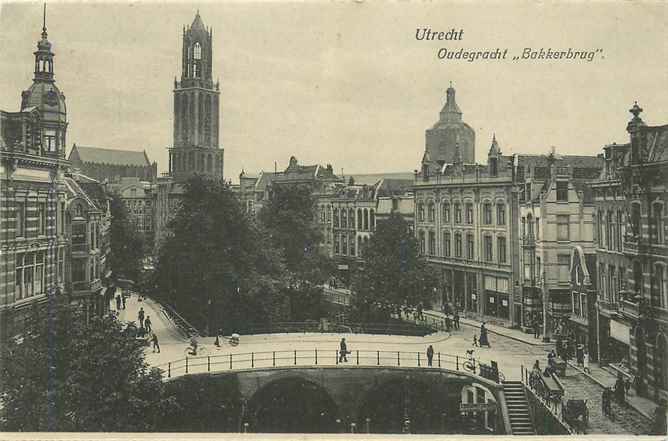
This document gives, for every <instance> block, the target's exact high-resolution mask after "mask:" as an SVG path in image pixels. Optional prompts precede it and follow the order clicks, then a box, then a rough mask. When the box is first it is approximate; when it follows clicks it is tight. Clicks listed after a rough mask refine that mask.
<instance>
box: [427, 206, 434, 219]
mask: <svg viewBox="0 0 668 441" xmlns="http://www.w3.org/2000/svg"><path fill="white" fill-rule="evenodd" d="M435 217H436V209H435V208H434V203H433V202H429V205H428V206H427V220H428V221H429V222H434V218H435Z"/></svg>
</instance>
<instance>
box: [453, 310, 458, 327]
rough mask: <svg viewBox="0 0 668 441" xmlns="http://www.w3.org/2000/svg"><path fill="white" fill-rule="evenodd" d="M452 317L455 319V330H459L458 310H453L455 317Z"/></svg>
mask: <svg viewBox="0 0 668 441" xmlns="http://www.w3.org/2000/svg"><path fill="white" fill-rule="evenodd" d="M454 319H455V320H454V321H455V329H456V330H457V331H459V312H457V311H455V317H454Z"/></svg>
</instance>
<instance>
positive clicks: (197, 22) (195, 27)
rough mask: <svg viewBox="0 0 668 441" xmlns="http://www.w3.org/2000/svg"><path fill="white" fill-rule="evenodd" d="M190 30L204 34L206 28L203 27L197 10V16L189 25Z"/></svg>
mask: <svg viewBox="0 0 668 441" xmlns="http://www.w3.org/2000/svg"><path fill="white" fill-rule="evenodd" d="M190 29H191V30H192V31H202V32H206V26H204V22H203V21H202V17H201V16H200V15H199V10H198V11H197V14H196V15H195V19H194V20H193V24H191V25H190Z"/></svg>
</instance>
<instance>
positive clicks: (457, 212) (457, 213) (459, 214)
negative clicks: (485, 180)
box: [455, 203, 462, 224]
mask: <svg viewBox="0 0 668 441" xmlns="http://www.w3.org/2000/svg"><path fill="white" fill-rule="evenodd" d="M455 223H456V224H461V223H462V206H461V205H460V204H459V203H456V204H455Z"/></svg>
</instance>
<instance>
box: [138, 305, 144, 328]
mask: <svg viewBox="0 0 668 441" xmlns="http://www.w3.org/2000/svg"><path fill="white" fill-rule="evenodd" d="M137 317H138V318H139V327H140V328H143V327H144V307H143V306H142V307H141V308H139V312H138V313H137Z"/></svg>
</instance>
